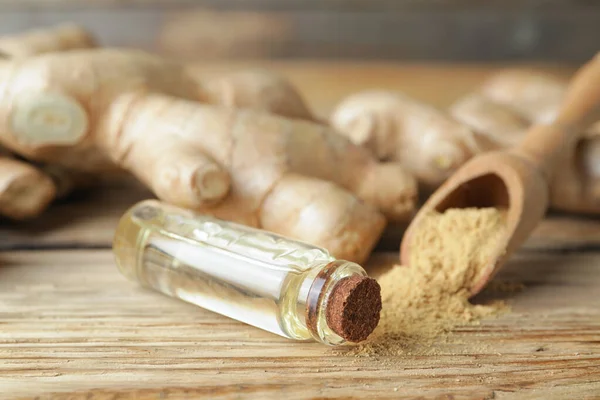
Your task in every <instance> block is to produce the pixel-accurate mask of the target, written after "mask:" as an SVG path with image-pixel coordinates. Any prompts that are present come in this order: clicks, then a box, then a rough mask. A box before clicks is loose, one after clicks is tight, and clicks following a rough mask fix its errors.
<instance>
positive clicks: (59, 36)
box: [0, 24, 96, 220]
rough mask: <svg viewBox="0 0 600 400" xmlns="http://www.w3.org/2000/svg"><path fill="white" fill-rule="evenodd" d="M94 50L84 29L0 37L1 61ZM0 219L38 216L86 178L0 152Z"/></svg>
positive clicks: (62, 27) (64, 27) (74, 27)
mask: <svg viewBox="0 0 600 400" xmlns="http://www.w3.org/2000/svg"><path fill="white" fill-rule="evenodd" d="M95 46H96V41H95V39H94V38H93V37H92V35H90V34H89V33H88V32H87V31H86V30H85V29H84V28H82V27H80V26H78V25H73V24H65V25H59V26H56V27H51V28H47V29H38V30H34V31H29V32H26V33H23V34H19V35H12V36H4V37H0V61H1V60H2V59H8V58H26V57H31V56H34V55H36V54H42V53H49V52H60V51H68V50H73V49H80V48H91V47H95ZM0 157H1V158H0V215H3V216H5V217H9V218H12V219H18V220H20V219H26V218H31V217H35V216H37V215H39V214H41V213H42V212H43V211H44V210H45V209H46V208H47V207H48V205H49V204H50V203H51V202H52V200H54V199H55V198H60V197H64V196H66V195H68V194H69V193H70V192H71V191H72V190H74V189H75V188H76V187H77V186H82V185H84V184H87V183H89V182H90V179H89V177H88V176H87V175H85V174H81V173H77V172H75V171H69V170H67V169H64V168H62V167H60V166H53V165H45V164H33V163H30V162H27V160H18V159H16V157H15V156H14V154H12V153H10V152H9V151H7V150H6V149H3V148H0Z"/></svg>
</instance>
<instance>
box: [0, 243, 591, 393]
mask: <svg viewBox="0 0 600 400" xmlns="http://www.w3.org/2000/svg"><path fill="white" fill-rule="evenodd" d="M390 258H392V259H393V258H394V255H391V256H387V255H380V256H379V259H375V260H373V262H372V264H373V265H372V268H374V267H377V266H380V267H381V266H383V265H386V264H388V262H389V260H390ZM0 260H1V262H2V265H3V266H2V267H1V268H0V325H1V326H2V329H1V330H0V359H1V360H2V362H0V388H1V393H2V394H3V397H2V398H6V399H9V398H23V399H25V398H28V399H29V398H39V399H116V398H118V399H142V398H153V399H159V398H160V399H179V398H198V397H207V398H232V397H236V398H237V397H238V396H240V395H242V394H243V395H244V396H242V397H254V398H274V399H276V398H288V399H301V398H302V399H305V398H325V397H327V398H349V397H369V398H375V397H382V398H392V397H394V398H398V397H400V396H427V397H431V398H433V397H436V396H438V397H436V398H454V399H461V398H465V399H466V398H496V399H498V398H499V399H502V398H509V397H510V395H511V394H512V393H514V392H515V391H517V390H519V398H527V397H526V396H527V395H529V396H530V397H531V398H551V397H549V396H558V397H552V398H560V397H561V396H565V397H562V398H577V399H583V398H593V396H594V394H598V393H600V346H599V344H600V297H598V296H597V293H598V291H599V290H600V255H598V254H584V255H570V256H564V257H561V258H557V257H554V256H552V255H547V254H537V253H536V254H526V255H520V256H517V257H516V258H515V259H514V260H513V261H512V262H511V263H510V264H509V265H508V266H507V268H506V269H505V270H504V271H503V273H502V274H501V275H500V276H499V277H498V279H500V280H503V281H510V282H519V283H524V284H525V286H526V289H525V290H524V291H522V292H518V293H501V294H498V293H488V294H487V297H488V298H490V297H492V298H497V297H503V298H507V299H508V300H509V301H510V302H511V304H512V306H513V310H514V311H513V312H512V313H510V314H507V315H505V316H503V317H501V318H499V319H495V320H489V321H485V322H483V323H482V324H481V325H480V326H468V327H463V328H459V329H457V330H456V332H455V334H454V335H453V336H451V337H450V338H449V339H448V340H446V341H441V342H440V343H438V344H436V345H435V354H433V355H428V356H424V355H419V356H410V355H405V356H399V357H397V358H385V357H384V358H380V359H369V358H356V357H353V356H347V355H344V353H343V352H339V351H337V350H334V349H332V348H328V347H325V346H323V345H320V344H316V343H300V342H292V341H289V340H286V339H283V338H280V337H278V336H275V335H272V334H269V333H266V332H263V331H260V330H258V329H255V328H252V327H250V326H246V325H243V324H241V323H238V322H236V321H233V320H230V319H227V318H225V317H221V316H219V315H216V314H213V313H211V312H208V311H205V310H202V309H200V308H197V307H195V306H192V305H188V304H185V303H183V302H179V301H176V300H173V299H170V298H167V297H164V296H162V295H159V294H157V293H154V292H151V291H148V290H144V289H141V288H139V287H137V286H136V285H134V284H132V283H130V282H127V281H126V280H125V279H124V278H122V277H121V276H120V275H119V273H118V272H117V270H116V268H115V266H114V263H113V261H112V256H111V254H110V252H109V251H55V252H21V253H14V252H8V253H3V254H1V255H0ZM480 301H484V300H481V299H480ZM30 382H35V384H33V385H32V384H28V383H30ZM521 395H523V397H521ZM36 396H39V397H36ZM444 396H447V397H444ZM449 396H454V397H449Z"/></svg>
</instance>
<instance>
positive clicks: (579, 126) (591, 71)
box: [514, 53, 600, 180]
mask: <svg viewBox="0 0 600 400" xmlns="http://www.w3.org/2000/svg"><path fill="white" fill-rule="evenodd" d="M598 120H600V53H598V54H597V55H596V56H595V57H594V58H593V59H592V60H590V61H588V62H587V63H586V64H584V65H583V66H582V67H581V68H580V69H579V70H578V71H577V73H576V74H575V76H574V77H573V79H571V82H570V83H569V87H568V88H567V93H566V95H565V97H564V99H563V102H562V105H561V107H560V110H559V112H558V116H557V117H556V118H555V120H554V121H553V122H552V123H551V124H547V125H534V126H532V127H531V128H530V129H529V131H528V132H527V135H526V136H525V139H524V140H523V142H521V144H520V146H518V147H517V148H516V149H515V150H514V152H515V153H517V154H518V155H520V156H522V157H525V158H527V159H528V160H530V161H531V162H533V163H534V164H535V165H536V166H537V167H538V169H539V170H540V171H541V172H542V173H544V174H545V176H546V178H547V179H548V180H550V179H551V178H552V176H553V174H554V171H555V169H556V168H557V167H558V166H559V165H561V164H562V161H563V158H565V157H567V156H568V155H569V154H570V153H571V152H572V149H573V147H574V146H575V145H576V143H577V140H578V139H579V137H580V135H581V134H582V133H583V132H584V130H585V128H587V127H588V126H590V125H591V124H592V123H594V122H596V121H598Z"/></svg>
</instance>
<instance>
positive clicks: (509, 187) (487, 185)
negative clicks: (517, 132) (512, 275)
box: [400, 151, 548, 295]
mask: <svg viewBox="0 0 600 400" xmlns="http://www.w3.org/2000/svg"><path fill="white" fill-rule="evenodd" d="M547 206H548V184H547V183H546V179H545V177H544V175H543V174H542V173H540V171H539V170H538V169H536V168H535V167H533V165H532V164H531V162H529V161H528V160H526V159H524V158H522V157H520V156H518V155H516V154H512V153H508V152H501V151H497V152H490V153H485V154H483V155H481V156H480V157H476V158H473V159H471V160H470V161H469V162H467V163H466V164H465V165H464V166H463V167H462V168H460V169H459V170H458V171H456V173H455V174H454V175H453V176H452V179H449V180H447V181H446V182H445V183H444V184H443V185H442V186H440V188H439V189H438V190H437V191H436V192H435V193H434V194H433V195H432V196H431V197H430V198H429V199H428V200H427V202H426V203H425V204H424V205H423V207H422V208H421V210H420V211H419V212H418V213H417V215H416V216H415V218H414V220H413V222H412V223H411V224H410V226H409V227H408V229H407V231H406V233H405V236H404V240H403V241H402V246H401V253H400V254H401V263H402V265H409V259H410V258H409V257H410V237H411V236H412V235H413V233H414V231H415V229H417V227H418V226H419V222H420V221H421V219H422V218H424V217H425V216H426V215H427V214H429V213H430V212H431V211H437V212H439V213H443V212H444V211H446V210H447V209H449V208H470V207H475V208H484V207H496V208H499V209H501V210H506V236H505V238H506V239H505V240H504V241H502V242H500V243H498V247H497V248H496V251H495V252H494V254H495V256H494V257H493V258H492V259H490V263H489V265H487V266H485V267H484V270H483V272H482V273H481V275H480V280H479V281H477V282H475V283H474V286H473V287H472V288H469V289H470V291H471V293H472V294H473V295H474V294H476V293H478V292H479V291H480V290H481V289H482V288H483V287H484V286H485V284H486V282H488V281H489V280H490V279H491V278H492V277H493V275H494V274H495V272H496V271H497V270H498V269H499V267H500V266H501V265H502V264H504V262H505V261H506V258H508V256H509V255H510V254H511V253H512V252H513V251H514V250H516V248H518V247H519V246H520V245H521V244H522V242H523V241H524V240H525V239H526V238H527V237H528V236H529V234H530V233H531V231H532V230H533V229H534V228H535V226H536V225H537V222H538V221H539V220H540V219H541V218H542V217H543V215H544V213H545V211H546V208H547ZM524 216H527V217H526V218H525V217H524Z"/></svg>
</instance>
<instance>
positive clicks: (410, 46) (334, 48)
mask: <svg viewBox="0 0 600 400" xmlns="http://www.w3.org/2000/svg"><path fill="white" fill-rule="evenodd" d="M42 3H45V4H42V5H41V6H40V2H39V1H36V2H31V1H29V2H27V1H26V2H18V3H14V2H12V3H10V2H9V3H7V2H4V4H2V3H0V11H2V12H1V13H0V34H5V33H13V32H15V31H21V30H26V29H31V28H33V27H39V26H45V25H52V24H56V23H60V22H65V21H72V22H76V23H80V24H83V25H84V26H86V27H88V28H89V29H90V30H91V31H92V32H93V33H94V34H96V35H97V36H98V37H99V38H100V41H101V42H102V43H104V44H106V45H110V46H133V47H139V48H144V49H148V50H155V51H159V52H161V53H163V54H167V55H170V56H173V57H178V58H185V59H214V58H227V59H240V58H256V57H269V58H344V59H349V58H351V59H381V58H385V59H412V60H437V61H439V60H446V61H447V60H455V61H456V60H462V61H474V60H479V61H482V60H486V61H491V60H513V61H514V60H562V61H569V62H581V61H583V60H586V59H588V58H589V57H590V56H591V55H593V54H594V53H595V52H596V51H597V50H598V42H597V40H596V38H597V37H598V35H599V34H600V24H598V23H597V22H598V20H600V7H599V6H598V5H597V4H596V5H594V3H591V2H581V3H578V4H577V5H576V6H572V7H567V6H566V4H567V3H561V2H553V3H549V4H544V7H539V6H536V5H535V4H536V3H537V2H535V1H531V3H529V5H525V6H521V7H518V6H517V5H516V4H517V3H513V7H510V6H509V7H504V6H501V3H499V2H498V3H496V5H495V6H476V5H475V4H474V3H472V2H471V3H465V4H462V5H461V3H458V4H455V3H454V2H448V3H447V4H446V5H444V6H440V5H435V4H434V2H431V3H429V6H423V5H415V4H416V3H415V2H413V3H411V4H412V5H407V6H398V5H396V6H393V4H394V2H391V1H385V2H379V6H376V5H369V4H370V3H369V2H364V1H362V2H355V3H354V6H353V7H349V8H344V7H342V6H339V5H338V6H337V7H333V6H331V7H324V6H323V5H322V4H324V3H322V2H320V3H318V2H313V3H312V4H313V5H315V7H314V8H311V7H310V6H308V5H307V6H305V7H300V6H299V4H300V3H299V2H296V3H294V4H296V6H293V5H291V4H290V3H287V2H275V1H269V2H264V3H256V4H252V3H248V2H247V1H241V0H238V1H231V2H229V4H227V3H223V2H221V1H206V2H202V3H200V4H198V3H197V2H176V3H165V2H162V3H159V2H152V1H149V2H144V1H141V0H140V1H133V2H119V1H100V0H97V1H95V2H92V3H89V4H84V3H82V2H74V1H54V2H52V1H51V2H42ZM319 4H320V6H319ZM338 4H341V3H338ZM365 4H366V5H367V6H365ZM374 4H375V3H374Z"/></svg>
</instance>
